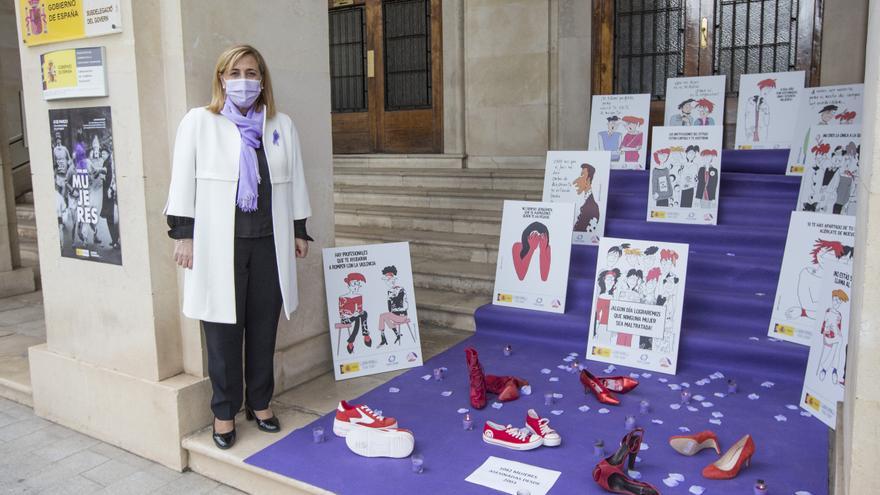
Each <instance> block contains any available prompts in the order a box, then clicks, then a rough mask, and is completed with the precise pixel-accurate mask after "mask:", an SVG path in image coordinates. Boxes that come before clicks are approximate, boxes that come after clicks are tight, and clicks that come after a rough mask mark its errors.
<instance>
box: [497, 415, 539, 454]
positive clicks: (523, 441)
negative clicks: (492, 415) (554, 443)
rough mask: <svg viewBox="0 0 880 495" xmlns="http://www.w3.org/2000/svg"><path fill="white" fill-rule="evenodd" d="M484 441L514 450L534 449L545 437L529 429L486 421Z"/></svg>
mask: <svg viewBox="0 0 880 495" xmlns="http://www.w3.org/2000/svg"><path fill="white" fill-rule="evenodd" d="M483 441H484V442H486V443H488V444H492V445H498V446H499V447H505V448H508V449H513V450H532V449H537V448H538V447H540V446H541V445H543V444H544V439H543V438H541V437H540V436H538V435H535V434H533V433H531V432H529V431H528V430H525V429H519V428H514V427H513V426H510V425H507V426H503V425H500V424H498V423H494V422H492V421H486V424H485V426H483Z"/></svg>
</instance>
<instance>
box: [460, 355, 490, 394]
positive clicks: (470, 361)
mask: <svg viewBox="0 0 880 495" xmlns="http://www.w3.org/2000/svg"><path fill="white" fill-rule="evenodd" d="M464 355H465V358H466V359H467V365H468V376H469V378H470V389H471V390H470V397H471V406H473V407H474V408H475V409H482V408H484V407H486V376H485V375H484V374H483V367H482V366H480V360H479V358H478V357H477V350H476V349H474V348H473V347H468V348H467V349H465V350H464Z"/></svg>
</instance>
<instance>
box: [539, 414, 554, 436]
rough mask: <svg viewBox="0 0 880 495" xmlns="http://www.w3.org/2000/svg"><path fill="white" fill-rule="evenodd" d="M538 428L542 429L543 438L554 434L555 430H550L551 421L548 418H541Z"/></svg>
mask: <svg viewBox="0 0 880 495" xmlns="http://www.w3.org/2000/svg"><path fill="white" fill-rule="evenodd" d="M538 426H539V427H540V428H541V436H544V435H547V434H550V433H553V431H554V430H553V428H550V420H549V419H547V418H541V419H539V420H538Z"/></svg>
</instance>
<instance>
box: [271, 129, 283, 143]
mask: <svg viewBox="0 0 880 495" xmlns="http://www.w3.org/2000/svg"><path fill="white" fill-rule="evenodd" d="M279 139H281V135H280V134H278V129H275V131H274V132H272V144H274V145H277V144H278V140H279Z"/></svg>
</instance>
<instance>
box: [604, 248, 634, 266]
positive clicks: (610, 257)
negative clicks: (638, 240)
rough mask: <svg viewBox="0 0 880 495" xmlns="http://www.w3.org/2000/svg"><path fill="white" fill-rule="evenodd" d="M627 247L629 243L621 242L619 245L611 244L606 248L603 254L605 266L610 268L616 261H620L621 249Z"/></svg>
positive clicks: (615, 264)
mask: <svg viewBox="0 0 880 495" xmlns="http://www.w3.org/2000/svg"><path fill="white" fill-rule="evenodd" d="M627 248H629V243H624V244H621V245H620V246H611V247H610V248H609V249H608V253H607V254H606V255H605V263H606V264H605V267H606V268H607V269H608V270H610V269H612V268H615V267H616V266H617V262H618V261H620V257H621V256H623V250H624V249H627Z"/></svg>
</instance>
